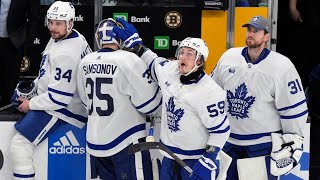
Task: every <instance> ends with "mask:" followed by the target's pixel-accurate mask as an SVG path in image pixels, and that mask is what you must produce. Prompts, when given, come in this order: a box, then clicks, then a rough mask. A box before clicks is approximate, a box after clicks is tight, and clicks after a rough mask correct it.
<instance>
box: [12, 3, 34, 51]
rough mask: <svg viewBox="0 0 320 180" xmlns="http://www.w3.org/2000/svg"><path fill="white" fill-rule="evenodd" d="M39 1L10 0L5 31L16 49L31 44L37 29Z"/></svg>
mask: <svg viewBox="0 0 320 180" xmlns="http://www.w3.org/2000/svg"><path fill="white" fill-rule="evenodd" d="M39 11H40V0H11V4H10V8H9V12H8V18H7V31H8V34H9V38H10V40H11V41H12V43H13V44H14V46H15V47H16V48H17V49H20V48H23V47H24V45H25V44H26V43H32V41H33V39H34V38H35V36H36V34H37V33H38V28H39Z"/></svg>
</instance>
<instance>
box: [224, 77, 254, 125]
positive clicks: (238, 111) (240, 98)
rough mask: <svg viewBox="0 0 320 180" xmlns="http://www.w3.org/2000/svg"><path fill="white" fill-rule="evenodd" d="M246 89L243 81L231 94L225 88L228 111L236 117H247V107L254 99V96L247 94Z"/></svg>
mask: <svg viewBox="0 0 320 180" xmlns="http://www.w3.org/2000/svg"><path fill="white" fill-rule="evenodd" d="M247 94H248V90H247V86H246V85H245V83H242V84H241V85H240V86H238V88H236V92H235V93H234V94H233V93H232V92H231V91H230V90H227V100H228V112H229V113H230V115H231V116H235V117H236V118H237V119H239V118H241V119H243V118H248V117H249V116H248V113H249V108H250V107H251V105H252V104H253V103H254V101H255V99H256V98H255V97H253V96H247Z"/></svg>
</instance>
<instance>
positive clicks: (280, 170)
mask: <svg viewBox="0 0 320 180" xmlns="http://www.w3.org/2000/svg"><path fill="white" fill-rule="evenodd" d="M271 137H272V152H271V159H270V172H271V174H272V175H274V176H280V175H283V174H287V173H288V172H289V171H290V170H291V169H293V168H294V167H295V166H296V165H297V164H298V163H299V161H300V158H301V155H302V153H303V149H302V143H303V137H301V136H299V135H298V134H283V135H281V134H278V133H272V134H271Z"/></svg>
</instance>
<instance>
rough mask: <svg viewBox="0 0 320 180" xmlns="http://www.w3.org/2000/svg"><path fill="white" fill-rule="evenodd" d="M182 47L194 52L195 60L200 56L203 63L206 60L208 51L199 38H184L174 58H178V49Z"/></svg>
mask: <svg viewBox="0 0 320 180" xmlns="http://www.w3.org/2000/svg"><path fill="white" fill-rule="evenodd" d="M182 47H189V48H192V49H194V50H196V52H197V57H196V59H199V58H200V56H203V58H204V60H205V61H206V60H207V59H208V55H209V49H208V46H207V43H206V42H205V41H204V40H202V39H200V38H193V37H187V38H185V39H184V40H183V41H182V42H181V43H180V45H179V46H178V48H177V51H176V58H178V56H179V52H180V49H181V48H182Z"/></svg>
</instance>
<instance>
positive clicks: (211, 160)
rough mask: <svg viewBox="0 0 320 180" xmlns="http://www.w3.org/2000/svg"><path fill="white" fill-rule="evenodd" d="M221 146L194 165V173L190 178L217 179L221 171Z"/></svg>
mask: <svg viewBox="0 0 320 180" xmlns="http://www.w3.org/2000/svg"><path fill="white" fill-rule="evenodd" d="M219 150H220V149H219V148H215V150H214V151H212V152H207V153H206V154H204V155H202V157H201V158H200V159H199V160H198V162H196V163H195V164H194V165H193V168H192V169H193V173H192V175H191V177H190V179H193V180H215V179H216V178H217V176H218V172H219V160H218V159H217V156H218V153H219Z"/></svg>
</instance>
